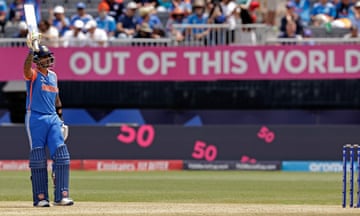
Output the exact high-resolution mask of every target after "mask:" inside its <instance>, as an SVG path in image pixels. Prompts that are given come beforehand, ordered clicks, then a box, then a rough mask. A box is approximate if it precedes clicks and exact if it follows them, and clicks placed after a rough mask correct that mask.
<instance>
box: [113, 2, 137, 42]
mask: <svg viewBox="0 0 360 216" xmlns="http://www.w3.org/2000/svg"><path fill="white" fill-rule="evenodd" d="M136 10H137V5H136V3H135V2H129V3H128V4H127V6H126V12H125V13H124V14H123V15H121V16H120V18H119V20H118V23H117V26H116V29H117V32H118V33H119V36H118V37H119V38H132V37H134V35H135V32H136V26H137V25H138V24H139V17H137V16H136V15H135V13H136Z"/></svg>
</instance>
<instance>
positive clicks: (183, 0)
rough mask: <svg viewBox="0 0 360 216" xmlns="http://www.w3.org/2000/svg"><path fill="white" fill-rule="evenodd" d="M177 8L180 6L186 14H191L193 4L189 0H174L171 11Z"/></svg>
mask: <svg viewBox="0 0 360 216" xmlns="http://www.w3.org/2000/svg"><path fill="white" fill-rule="evenodd" d="M175 8H180V9H181V10H182V11H184V14H185V16H187V15H189V14H191V11H192V6H191V3H190V1H189V0H173V1H172V6H171V8H170V11H173V10H175Z"/></svg>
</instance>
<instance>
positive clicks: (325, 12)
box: [311, 0, 336, 22]
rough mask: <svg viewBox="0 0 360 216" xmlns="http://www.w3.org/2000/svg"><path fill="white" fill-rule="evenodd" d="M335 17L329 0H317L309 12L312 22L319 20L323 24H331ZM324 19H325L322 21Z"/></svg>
mask: <svg viewBox="0 0 360 216" xmlns="http://www.w3.org/2000/svg"><path fill="white" fill-rule="evenodd" d="M335 17H336V8H335V6H334V4H333V3H331V2H330V1H329V0H319V2H317V3H315V4H314V6H313V9H312V11H311V19H312V21H313V22H314V21H316V20H319V19H320V18H321V19H322V20H323V21H324V22H331V21H332V20H334V19H335ZM324 18H326V19H324Z"/></svg>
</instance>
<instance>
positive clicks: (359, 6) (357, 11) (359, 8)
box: [351, 1, 360, 33]
mask: <svg viewBox="0 0 360 216" xmlns="http://www.w3.org/2000/svg"><path fill="white" fill-rule="evenodd" d="M351 24H352V27H353V28H356V29H357V30H358V33H360V31H359V29H360V1H358V2H356V3H355V5H354V8H353V16H352V17H351Z"/></svg>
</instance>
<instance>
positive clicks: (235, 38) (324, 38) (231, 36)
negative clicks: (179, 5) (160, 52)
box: [0, 24, 360, 47]
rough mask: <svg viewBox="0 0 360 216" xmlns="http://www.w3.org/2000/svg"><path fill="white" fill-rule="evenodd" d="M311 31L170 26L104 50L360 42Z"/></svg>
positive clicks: (8, 43) (19, 43)
mask: <svg viewBox="0 0 360 216" xmlns="http://www.w3.org/2000/svg"><path fill="white" fill-rule="evenodd" d="M311 30H312V31H313V37H311V38H302V39H284V38H278V34H279V32H278V30H277V29H274V28H273V27H270V26H267V25H265V24H247V25H242V24H237V25H236V27H235V28H234V29H230V26H229V25H228V24H173V25H172V26H171V29H170V30H169V31H168V34H167V37H165V38H157V39H145V38H132V39H120V38H119V39H118V38H116V39H111V40H109V41H107V46H140V47H148V46H167V47H169V46H215V45H315V44H359V42H360V39H358V38H344V37H343V36H344V35H345V34H346V33H348V32H349V30H348V29H332V31H331V32H327V31H326V29H325V28H318V27H316V28H315V27H314V28H312V29H311ZM178 35H181V36H180V37H178ZM44 44H45V41H44ZM54 44H59V46H60V47H61V46H62V44H63V41H62V39H59V41H56V43H54ZM78 44H79V46H86V42H85V41H79V43H78ZM80 44H82V45H80ZM46 45H48V44H46ZM23 46H26V41H25V39H23V38H20V39H19V38H0V47H23ZM48 46H51V45H48Z"/></svg>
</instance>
